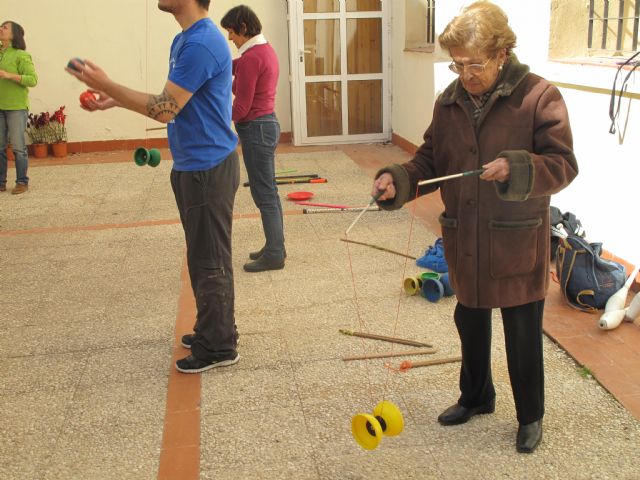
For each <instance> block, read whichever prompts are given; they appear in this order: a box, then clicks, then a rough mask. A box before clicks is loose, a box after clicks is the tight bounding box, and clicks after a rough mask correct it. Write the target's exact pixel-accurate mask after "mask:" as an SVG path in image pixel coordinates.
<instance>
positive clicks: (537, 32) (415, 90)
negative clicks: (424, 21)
mask: <svg viewBox="0 0 640 480" xmlns="http://www.w3.org/2000/svg"><path fill="white" fill-rule="evenodd" d="M404 3H405V2H402V1H399V2H397V3H396V2H395V1H394V2H393V6H394V12H393V15H394V23H393V27H394V28H393V41H394V46H393V51H394V59H393V68H394V72H393V79H394V85H393V91H394V102H393V116H392V118H393V123H392V128H393V131H394V132H395V133H396V134H398V135H400V136H401V137H403V138H405V139H407V140H409V141H411V142H412V143H414V144H416V145H419V144H420V143H421V140H422V133H423V132H424V130H425V129H426V127H427V126H428V124H429V122H430V121H431V112H430V111H429V110H430V109H429V108H427V109H422V108H417V107H416V105H420V106H422V105H432V104H433V100H434V99H435V97H436V96H437V94H438V93H439V92H440V91H442V89H444V88H445V87H446V86H447V85H448V84H449V83H450V82H451V81H452V80H453V79H454V78H455V77H454V74H453V73H451V72H449V70H448V69H447V63H448V61H449V60H448V59H447V60H443V59H444V58H445V57H446V55H445V54H444V53H443V52H440V51H439V49H437V50H436V54H425V53H422V54H420V53H406V52H403V51H402V48H401V47H402V45H404V24H403V22H401V21H399V19H398V18H397V17H399V16H402V17H403V16H404V11H403V9H404ZM468 3H470V2H468V1H461V0H450V1H447V2H438V4H437V12H436V36H437V35H438V34H439V32H442V30H443V29H444V27H445V26H446V24H447V23H448V22H449V21H450V20H451V19H452V18H453V17H454V16H455V15H456V14H457V13H458V12H459V10H460V8H461V7H462V6H463V5H466V4H468ZM495 3H497V4H498V5H500V6H501V7H502V8H503V9H504V10H505V11H506V13H507V15H508V16H509V23H510V24H511V26H512V28H513V30H514V32H515V33H516V35H517V37H518V43H517V47H516V50H515V53H516V55H518V58H519V59H520V61H521V62H523V63H526V64H528V65H529V66H530V67H531V70H532V71H533V72H534V73H538V74H540V75H542V76H543V77H545V78H547V79H548V80H550V81H552V82H556V83H557V84H558V85H561V88H560V91H561V92H562V95H563V96H564V99H565V101H566V103H567V108H568V110H569V116H570V120H571V126H572V130H573V134H574V146H575V152H576V156H577V159H578V163H579V167H580V174H579V175H578V177H577V178H576V180H575V181H574V182H573V183H572V184H571V185H570V186H569V187H568V188H566V189H565V190H563V191H562V192H560V193H559V194H558V195H556V196H554V198H553V199H552V204H554V205H556V206H557V207H559V208H560V209H561V210H563V211H567V210H568V211H571V212H574V213H575V214H576V215H577V216H578V218H579V219H580V220H581V221H582V223H583V225H584V227H585V229H586V232H587V238H588V239H589V241H591V242H603V246H604V248H605V249H607V250H609V251H611V252H614V253H615V254H616V255H619V256H621V257H622V258H625V259H626V260H628V261H630V262H632V263H640V252H639V251H638V247H637V240H636V239H635V232H637V226H636V221H635V219H636V217H637V215H636V213H635V208H634V207H635V206H636V205H637V188H638V187H637V183H638V179H639V178H640V153H639V152H640V135H639V134H638V133H639V132H640V105H639V102H640V100H639V99H638V98H634V99H628V98H627V99H625V100H624V101H623V106H624V108H623V109H622V112H621V115H620V117H621V118H622V119H623V120H625V119H626V122H627V123H626V134H625V136H624V139H620V138H619V135H611V134H609V133H608V131H609V125H610V121H609V118H608V111H609V95H608V93H607V92H608V91H610V90H611V87H612V84H613V79H614V76H615V73H616V70H615V68H611V67H594V66H583V65H564V64H558V63H553V62H549V61H548V60H547V59H548V45H549V25H550V18H549V17H550V4H549V0H539V1H536V2H523V1H521V0H495ZM432 65H433V70H432ZM431 72H433V73H432V75H433V77H430V75H431ZM420 74H422V75H425V76H426V77H427V80H426V81H424V80H423V79H422V78H420V77H419V76H418V77H416V76H415V75H420ZM631 80H632V81H631V82H630V84H629V91H630V92H635V93H636V94H637V93H640V72H638V73H636V74H634V75H633V77H632V79H631ZM431 86H433V91H432V92H429V93H425V90H426V89H428V88H430V87H431ZM618 86H620V82H618ZM409 119H411V120H409ZM622 128H624V125H623V126H622Z"/></svg>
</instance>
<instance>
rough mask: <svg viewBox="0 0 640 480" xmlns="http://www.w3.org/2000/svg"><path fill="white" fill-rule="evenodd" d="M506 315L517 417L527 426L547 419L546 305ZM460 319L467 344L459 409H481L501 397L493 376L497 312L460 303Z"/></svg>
mask: <svg viewBox="0 0 640 480" xmlns="http://www.w3.org/2000/svg"><path fill="white" fill-rule="evenodd" d="M500 311H501V313H502V324H503V328H504V337H505V345H506V351H507V365H508V368H509V379H510V380H511V389H512V391H513V398H514V401H515V405H516V414H517V418H518V422H519V423H521V424H523V425H526V424H528V423H531V422H535V421H536V420H539V419H541V418H542V417H543V416H544V365H543V358H542V315H543V311H544V300H540V301H537V302H532V303H527V304H525V305H520V306H517V307H509V308H501V309H500ZM454 319H455V323H456V327H457V328H458V334H459V335H460V341H461V343H462V366H461V367H460V392H461V395H460V399H459V400H458V403H459V404H460V405H462V406H463V407H467V408H472V407H477V406H479V405H482V404H484V403H487V402H488V401H490V400H491V399H493V398H494V397H495V396H496V392H495V389H494V386H493V379H492V375H491V309H490V308H469V307H465V306H464V305H462V304H460V303H458V305H457V306H456V310H455V313H454Z"/></svg>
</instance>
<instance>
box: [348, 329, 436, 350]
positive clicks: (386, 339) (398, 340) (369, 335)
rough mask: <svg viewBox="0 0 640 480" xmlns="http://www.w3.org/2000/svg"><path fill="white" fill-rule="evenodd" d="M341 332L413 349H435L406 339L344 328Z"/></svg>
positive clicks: (426, 344)
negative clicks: (408, 346)
mask: <svg viewBox="0 0 640 480" xmlns="http://www.w3.org/2000/svg"><path fill="white" fill-rule="evenodd" d="M339 331H340V333H342V334H344V335H351V336H352V337H361V338H370V339H372V340H381V341H383V342H391V343H400V344H402V345H411V346H412V347H427V348H433V345H431V344H430V343H424V342H416V341H415V340H406V339H404V338H396V337H386V336H384V335H376V334H373V333H366V332H354V331H352V330H346V329H343V328H341V329H340V330H339Z"/></svg>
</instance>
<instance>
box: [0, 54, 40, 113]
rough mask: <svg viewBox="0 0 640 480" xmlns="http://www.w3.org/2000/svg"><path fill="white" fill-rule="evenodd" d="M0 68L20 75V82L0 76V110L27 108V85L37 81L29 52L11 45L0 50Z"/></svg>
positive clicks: (30, 85)
mask: <svg viewBox="0 0 640 480" xmlns="http://www.w3.org/2000/svg"><path fill="white" fill-rule="evenodd" d="M0 70H4V71H6V72H9V73H15V74H18V75H20V82H15V81H13V80H10V79H8V78H0V110H29V87H35V86H36V84H37V83H38V75H37V74H36V69H35V67H34V66H33V61H32V60H31V54H29V53H27V52H25V51H24V50H18V49H15V48H12V47H8V48H7V49H6V50H3V51H0Z"/></svg>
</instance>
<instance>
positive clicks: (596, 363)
mask: <svg viewBox="0 0 640 480" xmlns="http://www.w3.org/2000/svg"><path fill="white" fill-rule="evenodd" d="M332 150H341V151H343V152H344V153H346V154H347V155H348V156H349V157H350V158H351V159H352V160H353V161H354V162H355V163H356V164H358V165H359V166H360V167H361V168H363V169H364V170H365V171H367V172H369V173H371V175H372V177H373V175H374V174H375V172H376V171H377V170H378V169H379V168H380V167H382V166H384V165H387V164H389V163H402V162H405V161H407V160H409V159H410V154H409V153H406V152H404V151H402V150H400V149H380V148H379V146H376V145H339V146H317V147H294V146H291V145H288V144H282V145H280V146H279V148H278V153H292V152H296V151H304V152H314V151H316V152H322V151H332ZM163 153H165V152H163ZM88 158H91V160H88ZM96 161H100V162H105V161H106V162H123V161H128V159H126V160H125V158H123V155H122V154H121V153H120V152H114V153H113V155H111V156H110V155H109V154H106V157H105V156H102V157H100V159H99V160H96V158H95V156H93V157H92V156H90V155H72V156H69V157H68V158H66V159H54V158H45V159H32V160H31V166H32V167H37V166H50V165H56V164H59V165H81V164H86V163H88V162H96ZM417 202H418V203H417V205H415V207H414V206H413V205H410V206H408V207H407V208H412V209H413V208H415V210H414V211H415V214H416V216H417V217H418V218H419V219H420V220H421V222H422V223H423V224H424V225H425V226H426V227H427V228H428V229H429V230H431V231H432V232H434V233H436V234H437V233H438V232H439V230H440V227H439V225H438V222H437V218H438V215H439V213H440V211H441V205H442V204H441V202H440V198H439V196H438V195H437V193H436V194H431V195H428V196H425V197H421V198H420V199H418V201H417ZM618 260H620V261H623V262H624V260H623V259H618ZM625 263H626V262H625ZM627 266H629V265H628V264H627ZM551 267H552V266H551ZM628 270H630V268H628ZM637 285H638V283H637V282H636V283H635V284H634V286H635V287H637ZM632 295H633V292H630V294H629V298H628V301H630V300H631V298H632ZM598 318H599V314H587V313H583V312H579V311H577V310H574V309H572V308H570V307H569V306H567V304H566V302H565V301H564V300H563V298H562V296H561V294H560V290H559V288H558V285H557V283H554V282H552V284H551V287H550V289H549V295H548V297H547V301H546V306H545V319H544V331H545V333H546V334H547V335H548V336H549V337H550V338H552V339H553V340H554V341H555V342H556V343H558V344H559V345H560V346H561V347H562V348H563V349H565V350H566V351H567V353H569V355H570V356H571V357H573V358H574V359H575V360H576V361H577V362H578V363H579V364H581V365H584V366H585V367H586V368H587V369H588V371H589V372H590V373H591V374H592V375H593V376H594V377H595V378H596V379H597V380H598V381H599V382H600V383H601V384H602V385H603V386H604V387H605V388H606V389H607V390H609V392H610V393H611V394H613V395H614V396H615V397H616V399H618V401H619V402H620V403H621V404H622V405H623V406H624V407H625V408H626V409H628V410H629V411H630V412H631V413H632V414H633V415H634V416H635V417H636V418H637V419H640V348H639V347H640V325H639V323H640V321H638V320H637V321H636V322H635V323H628V322H623V323H622V324H621V325H620V326H619V327H618V328H616V329H615V330H611V331H603V330H600V329H599V328H598V326H597V322H598Z"/></svg>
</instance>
